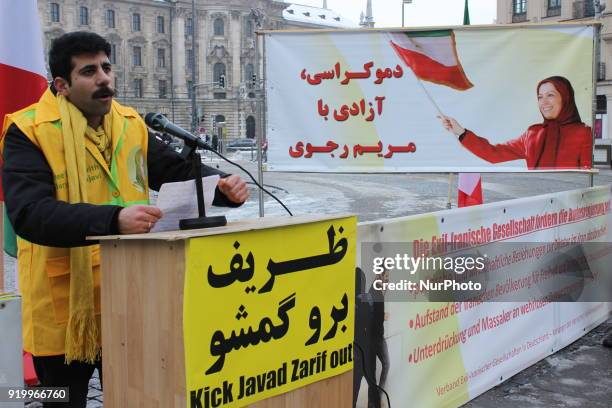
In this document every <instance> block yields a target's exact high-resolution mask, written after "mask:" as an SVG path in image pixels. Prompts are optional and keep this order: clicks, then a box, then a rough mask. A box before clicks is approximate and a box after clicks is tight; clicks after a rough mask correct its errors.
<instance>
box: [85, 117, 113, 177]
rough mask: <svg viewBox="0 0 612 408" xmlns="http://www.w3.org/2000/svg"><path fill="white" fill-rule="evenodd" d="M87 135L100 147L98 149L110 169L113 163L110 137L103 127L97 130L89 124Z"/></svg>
mask: <svg viewBox="0 0 612 408" xmlns="http://www.w3.org/2000/svg"><path fill="white" fill-rule="evenodd" d="M85 136H87V138H88V139H89V140H91V142H92V143H93V144H94V145H95V146H96V147H97V148H98V151H99V152H100V154H101V155H102V157H104V161H105V162H106V165H107V166H108V168H109V169H110V165H111V143H110V137H108V134H107V133H106V132H105V131H104V129H102V128H97V129H96V130H94V129H92V128H90V127H89V126H87V129H86V130H85Z"/></svg>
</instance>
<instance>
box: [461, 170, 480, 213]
mask: <svg viewBox="0 0 612 408" xmlns="http://www.w3.org/2000/svg"><path fill="white" fill-rule="evenodd" d="M482 203H483V199H482V177H481V176H480V173H459V180H458V182H457V207H459V208H461V207H469V206H471V205H479V204H482Z"/></svg>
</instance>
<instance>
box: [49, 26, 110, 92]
mask: <svg viewBox="0 0 612 408" xmlns="http://www.w3.org/2000/svg"><path fill="white" fill-rule="evenodd" d="M100 51H103V52H104V53H105V54H106V56H107V57H109V56H110V53H111V45H110V43H109V42H108V41H106V40H105V39H104V38H103V37H101V36H99V35H98V34H96V33H92V32H89V31H74V32H72V33H66V34H64V35H62V36H60V37H57V38H56V39H55V40H53V42H52V43H51V49H50V50H49V68H50V69H51V77H52V78H57V77H61V78H64V79H65V80H66V81H68V84H69V85H71V84H70V72H71V71H72V68H74V67H73V65H72V57H74V56H77V55H83V54H97V53H99V52H100Z"/></svg>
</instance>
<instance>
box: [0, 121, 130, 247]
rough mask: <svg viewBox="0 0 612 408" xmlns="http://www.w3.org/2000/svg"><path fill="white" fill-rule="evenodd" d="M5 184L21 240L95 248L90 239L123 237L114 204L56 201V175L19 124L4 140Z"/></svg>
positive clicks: (7, 203)
mask: <svg viewBox="0 0 612 408" xmlns="http://www.w3.org/2000/svg"><path fill="white" fill-rule="evenodd" d="M2 186H3V187H4V201H5V204H6V210H7V213H8V217H9V219H10V221H11V223H12V225H13V227H14V228H15V232H16V233H17V235H19V236H20V237H22V238H24V239H26V240H28V241H30V242H33V243H36V244H40V245H46V246H55V247H74V246H85V245H92V244H95V242H94V241H86V240H85V237H86V236H91V235H111V234H118V233H119V231H118V225H117V215H118V214H119V211H120V210H121V207H118V206H114V205H94V204H85V203H79V204H69V203H66V202H64V201H60V200H57V199H56V198H55V183H54V181H53V173H52V172H51V168H50V167H49V164H48V163H47V160H46V159H45V157H44V156H43V154H42V152H41V151H40V149H38V148H37V147H36V145H34V143H32V142H31V141H30V140H29V139H28V138H27V137H26V136H25V135H24V134H23V133H22V132H21V131H20V130H19V129H18V128H17V126H15V125H11V126H10V127H9V129H8V131H7V134H6V136H5V141H4V166H3V170H2Z"/></svg>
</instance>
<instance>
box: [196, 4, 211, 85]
mask: <svg viewBox="0 0 612 408" xmlns="http://www.w3.org/2000/svg"><path fill="white" fill-rule="evenodd" d="M197 14H198V33H197V38H199V41H198V42H199V46H198V49H199V53H198V81H199V82H200V83H205V82H208V76H207V72H208V63H207V62H206V56H207V55H208V49H209V46H210V41H209V36H210V26H209V24H208V20H207V17H208V13H207V12H206V11H204V10H200V11H198V12H197ZM205 92H206V87H201V88H200V90H199V94H200V95H204V93H205Z"/></svg>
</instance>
